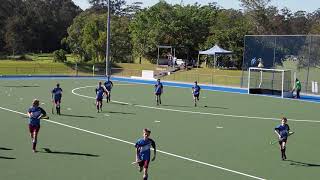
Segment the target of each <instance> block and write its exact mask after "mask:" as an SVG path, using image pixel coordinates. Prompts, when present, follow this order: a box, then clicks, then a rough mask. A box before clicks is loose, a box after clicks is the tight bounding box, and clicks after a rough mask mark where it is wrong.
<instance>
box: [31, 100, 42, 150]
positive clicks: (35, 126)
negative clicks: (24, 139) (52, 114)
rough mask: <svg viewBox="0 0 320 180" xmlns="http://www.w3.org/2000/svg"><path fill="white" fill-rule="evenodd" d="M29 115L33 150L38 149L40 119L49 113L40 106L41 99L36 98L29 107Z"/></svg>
mask: <svg viewBox="0 0 320 180" xmlns="http://www.w3.org/2000/svg"><path fill="white" fill-rule="evenodd" d="M27 115H28V117H29V132H30V137H31V140H32V151H33V152H37V151H36V146H37V139H38V133H39V130H40V119H41V118H42V117H45V116H46V115H47V113H46V111H45V110H43V109H42V108H41V107H39V100H37V99H35V100H33V102H32V106H31V107H30V108H29V109H28V112H27Z"/></svg>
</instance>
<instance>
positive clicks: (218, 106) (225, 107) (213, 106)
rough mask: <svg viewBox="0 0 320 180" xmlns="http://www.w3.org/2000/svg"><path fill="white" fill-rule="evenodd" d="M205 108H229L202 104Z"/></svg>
mask: <svg viewBox="0 0 320 180" xmlns="http://www.w3.org/2000/svg"><path fill="white" fill-rule="evenodd" d="M204 107H205V108H212V109H229V108H226V107H219V106H204Z"/></svg>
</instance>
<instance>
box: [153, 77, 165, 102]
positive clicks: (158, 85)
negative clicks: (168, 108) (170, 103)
mask: <svg viewBox="0 0 320 180" xmlns="http://www.w3.org/2000/svg"><path fill="white" fill-rule="evenodd" d="M162 93H163V85H162V83H161V82H160V79H158V80H157V83H156V84H155V85H154V94H155V95H156V101H157V105H159V104H161V94H162Z"/></svg>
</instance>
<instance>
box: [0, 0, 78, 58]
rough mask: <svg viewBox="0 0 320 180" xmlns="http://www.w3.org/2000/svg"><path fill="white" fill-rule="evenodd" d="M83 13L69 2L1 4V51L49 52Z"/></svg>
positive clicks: (21, 0)
mask: <svg viewBox="0 0 320 180" xmlns="http://www.w3.org/2000/svg"><path fill="white" fill-rule="evenodd" d="M81 11H82V10H81V9H80V8H79V7H78V6H76V5H75V4H74V3H73V2H72V0H1V3H0V26H1V28H0V51H7V52H10V53H25V52H52V51H53V50H56V49H59V48H61V47H62V45H61V40H62V39H63V37H65V36H66V35H67V28H68V27H69V26H70V25H71V23H72V21H73V18H74V17H76V16H77V15H78V14H79V13H80V12H81Z"/></svg>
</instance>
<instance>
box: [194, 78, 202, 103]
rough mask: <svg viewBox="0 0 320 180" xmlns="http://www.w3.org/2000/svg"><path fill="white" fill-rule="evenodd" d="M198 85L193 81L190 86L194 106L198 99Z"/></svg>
mask: <svg viewBox="0 0 320 180" xmlns="http://www.w3.org/2000/svg"><path fill="white" fill-rule="evenodd" d="M200 89H201V88H200V86H198V82H197V81H195V82H194V85H193V86H192V94H193V100H194V106H197V101H199V96H200Z"/></svg>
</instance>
